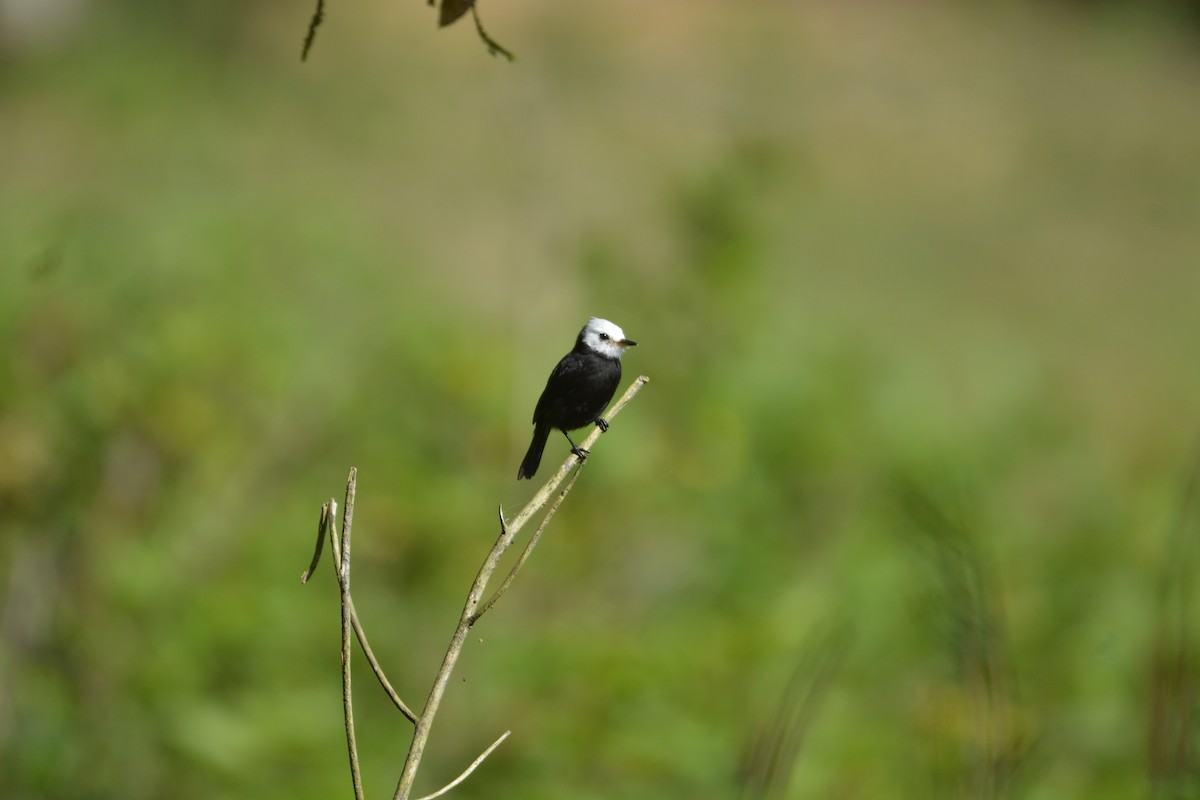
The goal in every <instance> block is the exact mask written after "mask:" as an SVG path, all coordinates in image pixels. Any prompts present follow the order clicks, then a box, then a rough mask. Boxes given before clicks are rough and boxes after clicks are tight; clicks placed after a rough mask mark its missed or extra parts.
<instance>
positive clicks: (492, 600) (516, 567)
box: [471, 461, 587, 625]
mask: <svg viewBox="0 0 1200 800" xmlns="http://www.w3.org/2000/svg"><path fill="white" fill-rule="evenodd" d="M586 463H587V462H586V461H583V462H580V464H579V469H577V470H575V471H574V472H573V473H572V474H571V480H570V481H568V482H567V486H566V488H565V489H563V490H562V491H561V492H559V493H558V497H557V498H556V499H555V501H554V504H553V505H552V506H550V509H549V510H548V511H547V512H546V516H544V517H542V522H541V524H540V525H538V526H537V530H536V531H534V532H533V536H530V537H529V544H527V545H525V549H524V550H522V551H521V555H520V556H518V557H517V561H516V563H515V564H513V567H512V569H511V570H509V571H508V577H506V578H505V579H504V583H502V584H500V588H499V589H497V590H496V591H494V592H492V596H491V597H489V598H488V599H487V601H485V602H484V604H483V605H481V606H480V607H479V610H478V611H476V612H475V613H474V614H472V615H471V625H474V624H475V623H476V621H478V619H479V618H480V617H482V616H483V615H484V614H486V613H487V612H488V610H489V609H490V608H491V607H492V606H494V605H496V601H497V600H499V599H500V595H502V594H504V593H505V592H507V591H508V587H509V586H511V585H512V582H513V579H515V578H516V577H517V573H518V572H520V571H521V567H523V566H525V562H526V561H527V560H529V554H530V553H532V552H533V548H535V547H537V543H538V539H541V538H542V531H544V530H546V526H547V525H549V524H550V520H552V519H554V512H555V511H558V507H559V506H560V505H562V501H563V500H565V499H566V497H567V493H568V492H570V491H571V487H572V486H574V485H575V481H577V480H579V473H580V472H582V471H583V466H584V464H586ZM502 519H503V518H502Z"/></svg>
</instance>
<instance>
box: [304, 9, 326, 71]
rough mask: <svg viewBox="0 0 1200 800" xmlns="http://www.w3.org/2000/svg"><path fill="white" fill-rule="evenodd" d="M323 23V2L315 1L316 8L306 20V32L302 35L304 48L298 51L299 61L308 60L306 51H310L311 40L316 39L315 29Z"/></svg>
mask: <svg viewBox="0 0 1200 800" xmlns="http://www.w3.org/2000/svg"><path fill="white" fill-rule="evenodd" d="M324 21H325V0H317V7H316V8H315V9H314V10H313V15H312V17H311V18H309V20H308V31H307V32H306V33H305V34H304V47H303V49H301V51H300V60H301V61H307V60H308V51H309V50H311V49H312V46H313V40H314V39H316V38H317V28H319V27H321V23H322V22H324Z"/></svg>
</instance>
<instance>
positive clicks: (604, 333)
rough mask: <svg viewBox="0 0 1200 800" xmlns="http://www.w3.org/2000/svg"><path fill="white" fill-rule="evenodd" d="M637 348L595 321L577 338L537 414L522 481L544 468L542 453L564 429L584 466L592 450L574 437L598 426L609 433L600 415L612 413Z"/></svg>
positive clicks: (608, 325)
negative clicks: (627, 361) (625, 365)
mask: <svg viewBox="0 0 1200 800" xmlns="http://www.w3.org/2000/svg"><path fill="white" fill-rule="evenodd" d="M636 344H637V342H635V341H633V340H632V339H627V338H625V332H624V331H622V330H621V329H620V328H619V327H618V326H616V325H614V324H613V323H611V322H609V321H608V320H606V319H600V318H599V317H592V318H591V319H589V320H588V322H587V324H586V325H584V326H583V330H581V331H580V332H579V335H578V336H577V337H575V346H574V347H573V348H571V352H569V353H567V354H566V355H565V356H563V357H562V360H561V361H559V362H558V365H557V366H556V367H555V368H554V369H553V370H552V371H551V372H550V378H549V379H548V380H547V381H546V388H545V389H543V390H542V396H541V397H539V398H538V401H537V406H536V407H534V409H533V441H532V442H530V443H529V450H528V452H526V453H525V459H524V460H523V461H522V462H521V467H520V469H518V470H517V480H521V479H522V478H532V477H533V476H534V474H535V473H536V472H537V469H538V465H539V464H541V463H542V451H543V450H544V449H545V448H546V439H547V438H549V436H550V431H551V430H554V429H558V430H560V431H562V433H563V436H566V437H567V441H568V442H570V443H571V452H572V453H574V454H575V455H576V456H578V457H579V460H580V461H582V460H583V459H585V458H587V454H588V453H587V450H584V449H583V448H582V447H580V446H579V445H577V444H575V442H574V440H572V439H571V435H570V433H568V431H573V430H576V429H578V428H582V427H583V426H585V425H588V424H590V423H592V422H594V423H596V424H597V425H598V426H600V430H602V431H607V430H608V421H607V420H605V419H604V418H603V417H601V416H600V415H601V414H603V413H604V409H606V408H608V404H609V401H611V400H612V397H613V393H615V392H616V391H617V385H618V384H619V383H620V382H621V356H622V355H624V353H625V350H626V349H628V348H630V347H633V346H635V345H636Z"/></svg>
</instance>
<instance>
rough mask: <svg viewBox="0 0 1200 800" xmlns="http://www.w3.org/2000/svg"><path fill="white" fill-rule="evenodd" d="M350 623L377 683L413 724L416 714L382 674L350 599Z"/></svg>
mask: <svg viewBox="0 0 1200 800" xmlns="http://www.w3.org/2000/svg"><path fill="white" fill-rule="evenodd" d="M350 623H351V624H352V625H353V626H354V635H355V636H357V637H358V643H359V645H360V646H361V647H362V651H363V655H365V656H366V657H367V663H368V664H370V665H371V671H372V672H374V673H375V677H376V678H378V679H379V685H380V686H382V687H383V691H384V692H386V693H387V696H388V697H389V698H390V699H391V701H392V703H393V704H394V705H395V706H396V708H397V709H399V710H400V713H401V714H403V715H404V716H405V717H406V718H407V719H408V721H409V722H411V723H413V724H414V725H415V724H416V723H417V715H416V714H415V713H414V712H413V710H412V709H411V708H409V707H408V706H407V705H405V703H404V701H403V700H401V699H400V695H399V693H397V692H396V690H395V689H393V688H392V684H391V683H390V682H389V681H388V679H387V675H384V674H383V667H382V666H380V664H379V661H378V660H377V659H376V658H375V653H374V652H372V651H371V645H370V644H368V643H367V633H366V631H364V630H363V626H362V623H361V622H359V621H358V611H356V610H355V608H354V601H353V600H351V601H350Z"/></svg>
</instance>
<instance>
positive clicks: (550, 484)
mask: <svg viewBox="0 0 1200 800" xmlns="http://www.w3.org/2000/svg"><path fill="white" fill-rule="evenodd" d="M649 380H650V379H649V378H647V377H646V376H645V375H642V376H639V377H638V378H637V379H636V380H635V381H634V382H633V383H632V384H631V385H630V387H629V388H628V389H627V390H626V391H625V394H623V395H622V396H621V399H620V400H618V401H617V402H616V404H615V405H614V406H613V407H612V409H611V410H610V411H609V412H608V419H609V420H611V419H612V418H613V417H615V416H617V414H619V413H621V409H622V408H624V407H625V405H626V404H627V403H628V402H629V401H630V400H631V399H633V397H634V395H636V394H637V393H638V391H640V390H641V388H642V387H643V386H645V385H646V383H647V382H649ZM601 432H602V431H601V430H600V428H596V429H595V430H594V431H592V433H591V434H590V435H589V436H588V437H587V438H586V439H584V441H583V444H582V445H581V446H582V447H584V448H588V447H591V446H592V444H593V443H594V442H595V441H596V439H598V438H599V437H600V434H601ZM576 463H578V461H577V458H576V457H575V456H571V457H570V458H568V459H567V460H566V461H564V462H563V464H562V466H561V467H559V468H558V471H557V472H556V473H554V475H553V476H551V478H550V480H549V481H547V482H546V484H545V485H544V486H542V488H541V489H539V490H538V492H537V494H536V495H534V497H533V499H532V500H530V501H529V503H528V504H526V506H525V508H524V509H522V510H521V513H520V514H518V515H517V518H516V520H514V521H513V522H507V521H505V519H504V513H503V510H502V511H501V513H500V536H499V538H497V539H496V543H495V544H494V545H492V549H491V551H489V552H488V554H487V557H486V558H485V559H484V561H483V565H482V566H481V567H480V568H479V573H478V574H477V575H476V576H475V581H474V582H473V583H472V584H471V589H470V591H469V592H468V593H467V600H466V603H464V604H463V611H462V615H461V616H460V617H459V620H458V626H457V627H456V628H455V629H454V635H453V637H451V639H450V645H449V647H448V648H447V649H446V655H445V657H444V658H443V659H442V666H441V667H440V668H439V669H438V673H437V676H436V677H435V678H434V681H433V688H432V689H430V691H429V698H428V699H427V700H426V701H425V708H424V710H423V711H422V712H421V716H420V717H419V718H418V719H417V724H416V730H414V731H413V740H412V744H411V745H410V746H409V749H408V757H407V758H406V759H405V761H404V769H403V771H402V772H401V774H400V781H399V783H398V784H397V785H396V793H395V795H394V800H408V797H409V795H410V794H411V793H412V787H413V783H414V781H415V780H416V775H417V767H418V766H420V763H421V757H422V756H423V755H424V753H425V743H426V741H427V740H428V739H429V730H430V728H431V727H432V725H433V719H434V717H435V716H436V715H437V710H438V706H439V705H440V704H441V701H442V696H443V695H444V694H445V692H446V686H447V684H448V683H449V682H450V674H451V673H452V672H453V671H454V665H455V664H457V663H458V657H459V655H461V654H462V648H463V644H464V643H465V642H466V640H467V633H468V631H469V630H470V628H471V625H472V624H473V622H474V620H475V619H476V618H477V617H478V615H477V614H476V611H477V609H478V608H479V606H480V602H481V601H482V599H483V593H484V590H485V589H487V584H488V581H489V580H490V579H491V577H492V573H494V572H495V571H496V566H497V564H498V563H499V561H500V557H501V556H502V555H504V551H505V550H507V549H508V546H509V545H510V544H512V541H513V538H514V537H516V535H517V532H518V531H520V529H521V527H522V526H523V525H524V524H525V523H526V522H528V521H529V519H530V518H531V517H532V516H533V515H534V514H535V513H536V512H537V511H538V510H539V509H540V508H542V507H543V506H544V505H545V504H546V502H547V500H549V498H550V496H551V495H552V494H553V493H554V492H555V490H557V489H558V487H559V485H560V484H561V483H562V482H563V480H564V479H565V478H566V476H567V473H569V472H570V471H571V469H572V468H573V467H574V466H575V464H576ZM564 494H565V492H564ZM527 549H528V548H527Z"/></svg>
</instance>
